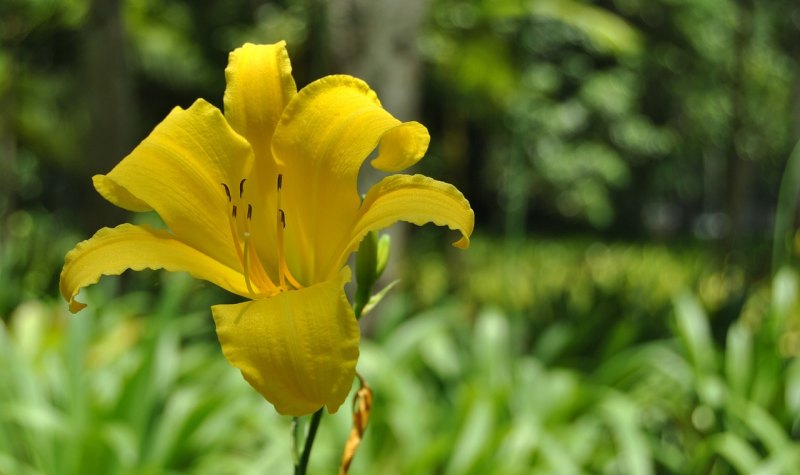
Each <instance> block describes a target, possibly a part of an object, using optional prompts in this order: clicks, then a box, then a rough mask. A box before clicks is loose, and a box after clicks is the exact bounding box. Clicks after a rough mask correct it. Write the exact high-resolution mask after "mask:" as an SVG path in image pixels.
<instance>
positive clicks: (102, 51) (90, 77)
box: [83, 0, 134, 229]
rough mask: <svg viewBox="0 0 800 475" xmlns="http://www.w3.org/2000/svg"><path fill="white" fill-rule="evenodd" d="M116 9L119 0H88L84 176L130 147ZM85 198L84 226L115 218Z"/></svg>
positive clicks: (129, 105)
mask: <svg viewBox="0 0 800 475" xmlns="http://www.w3.org/2000/svg"><path fill="white" fill-rule="evenodd" d="M121 7H122V2H121V0H92V2H91V4H90V6H89V14H88V18H87V22H86V27H85V30H84V48H83V51H84V57H83V63H84V77H85V82H86V89H85V90H86V94H87V95H86V98H85V100H86V104H87V107H88V110H89V118H90V121H91V122H90V124H89V130H88V131H87V133H86V140H85V143H86V148H85V150H86V159H87V163H86V168H87V170H86V171H87V172H88V173H89V174H94V173H106V172H108V171H109V170H110V169H111V168H112V167H113V166H114V165H116V164H117V163H118V162H119V160H121V159H122V158H123V157H124V156H125V155H127V154H128V153H129V152H130V150H131V148H132V141H131V139H130V138H131V135H132V134H131V126H132V124H133V120H132V119H133V117H132V115H133V104H134V101H133V98H132V92H131V85H130V78H129V72H128V68H127V64H126V62H125V58H126V54H125V34H124V31H123V28H122V18H121ZM90 196H91V197H90ZM90 196H87V197H86V203H87V206H90V207H91V209H92V210H93V212H92V213H85V214H86V219H88V220H91V221H92V222H87V223H84V224H85V225H86V226H87V228H89V229H94V228H97V227H98V225H108V224H109V222H108V221H109V220H112V219H118V217H119V212H117V211H115V210H114V207H113V206H107V205H106V204H100V202H101V200H100V199H99V198H96V194H95V193H91V194H90ZM94 210H96V212H95V211H94Z"/></svg>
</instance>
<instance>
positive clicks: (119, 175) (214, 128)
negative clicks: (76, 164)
mask: <svg viewBox="0 0 800 475" xmlns="http://www.w3.org/2000/svg"><path fill="white" fill-rule="evenodd" d="M252 160H253V158H252V150H251V149H250V146H249V145H248V143H247V142H246V141H245V140H244V139H243V138H241V137H240V136H239V135H237V134H236V133H235V132H234V131H233V129H231V128H230V126H229V125H228V124H227V122H225V118H224V117H223V116H222V113H221V112H220V111H219V110H218V109H217V108H215V107H214V106H212V105H211V104H209V103H207V102H205V101H203V100H198V101H197V102H195V103H194V104H193V105H192V106H191V107H190V108H189V109H187V110H182V109H180V108H175V109H173V110H172V112H170V114H169V115H168V116H167V118H166V119H164V121H163V122H161V123H160V124H159V125H158V126H157V127H156V128H155V129H154V130H153V132H152V133H151V134H150V135H149V136H148V137H147V138H146V139H144V140H143V141H142V143H141V144H139V146H137V147H136V148H135V149H134V150H133V152H131V154H130V155H128V156H127V157H125V159H123V160H122V161H121V162H120V163H119V164H118V165H117V166H116V167H114V169H113V170H111V172H109V173H108V174H107V175H97V176H95V177H94V184H95V188H96V189H97V191H98V192H100V194H101V195H103V197H105V198H106V199H107V200H109V201H111V202H112V203H114V204H115V205H117V206H121V207H123V208H126V209H129V210H134V211H141V210H144V209H147V208H148V207H149V208H152V209H154V210H155V211H156V212H157V213H158V214H159V215H160V216H161V218H162V219H163V220H164V222H165V223H166V224H167V225H168V226H169V227H170V229H171V230H172V231H173V232H174V233H175V235H176V236H177V237H178V238H179V239H180V240H181V241H184V242H186V243H187V244H189V245H190V246H191V247H194V248H195V249H198V250H199V251H201V252H203V253H204V254H208V255H210V256H212V257H214V258H215V259H217V260H219V261H221V262H222V263H224V264H225V265H227V266H229V267H233V268H236V266H238V258H237V257H236V253H235V250H234V247H233V244H232V242H233V241H232V236H231V233H230V227H229V225H228V215H229V213H230V209H229V206H230V205H229V203H228V201H227V198H226V195H225V191H224V188H223V187H222V183H227V184H228V186H229V187H230V188H231V189H232V190H236V189H237V187H238V184H239V182H240V180H241V179H242V178H245V177H246V176H247V175H248V173H249V169H250V167H251V166H252Z"/></svg>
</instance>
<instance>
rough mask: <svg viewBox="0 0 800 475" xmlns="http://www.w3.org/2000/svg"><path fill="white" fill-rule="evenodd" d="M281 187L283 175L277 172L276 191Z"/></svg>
mask: <svg viewBox="0 0 800 475" xmlns="http://www.w3.org/2000/svg"><path fill="white" fill-rule="evenodd" d="M282 187H283V175H282V174H280V173H279V174H278V191H281V188H282Z"/></svg>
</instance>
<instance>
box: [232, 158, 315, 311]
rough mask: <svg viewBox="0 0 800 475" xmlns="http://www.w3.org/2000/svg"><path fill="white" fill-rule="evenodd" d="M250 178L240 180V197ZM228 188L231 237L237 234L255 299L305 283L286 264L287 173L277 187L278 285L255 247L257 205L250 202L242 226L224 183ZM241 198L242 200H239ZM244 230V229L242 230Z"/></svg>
mask: <svg viewBox="0 0 800 475" xmlns="http://www.w3.org/2000/svg"><path fill="white" fill-rule="evenodd" d="M246 181H247V179H246V178H243V179H242V180H241V181H240V182H239V200H242V199H243V196H244V185H245V182H246ZM222 187H223V188H224V189H225V196H226V198H227V200H228V204H229V205H230V207H231V209H230V213H228V224H229V225H230V230H231V236H233V247H234V248H235V249H236V255H237V256H238V257H239V263H240V264H241V265H242V269H243V274H244V281H245V284H246V285H247V291H248V292H250V296H251V297H252V298H259V297H262V298H263V297H271V296H273V295H276V294H279V293H281V292H285V291H287V290H293V289H299V288H302V287H303V286H302V285H301V284H300V283H299V282H298V281H297V279H295V278H294V276H293V275H292V273H291V271H290V270H289V266H288V265H287V264H286V255H285V253H284V245H283V243H284V238H283V235H284V229H285V228H286V213H285V212H284V211H283V208H282V206H281V189H282V188H283V174H278V187H277V188H278V190H277V206H276V208H277V211H276V213H275V243H276V248H277V249H276V251H277V256H278V260H277V265H278V269H277V274H278V285H276V284H275V282H274V281H273V280H272V278H270V276H269V274H268V273H267V271H266V270H265V269H264V265H263V263H262V261H261V258H260V257H259V256H258V253H257V251H256V248H255V246H253V245H252V244H251V242H250V241H251V221H252V219H253V205H252V204H251V203H247V214H246V216H245V218H244V225H243V226H242V227H241V228H240V226H239V221H240V220H239V210H238V207H237V205H236V204H234V198H233V196H232V195H231V189H230V187H229V186H228V185H227V184H226V183H222ZM237 201H238V200H237ZM240 229H242V230H241V232H240Z"/></svg>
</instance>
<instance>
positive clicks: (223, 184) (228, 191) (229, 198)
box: [222, 183, 231, 203]
mask: <svg viewBox="0 0 800 475" xmlns="http://www.w3.org/2000/svg"><path fill="white" fill-rule="evenodd" d="M222 186H223V187H225V196H227V197H228V203H230V202H231V189H230V188H228V185H226V184H225V183H222Z"/></svg>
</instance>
